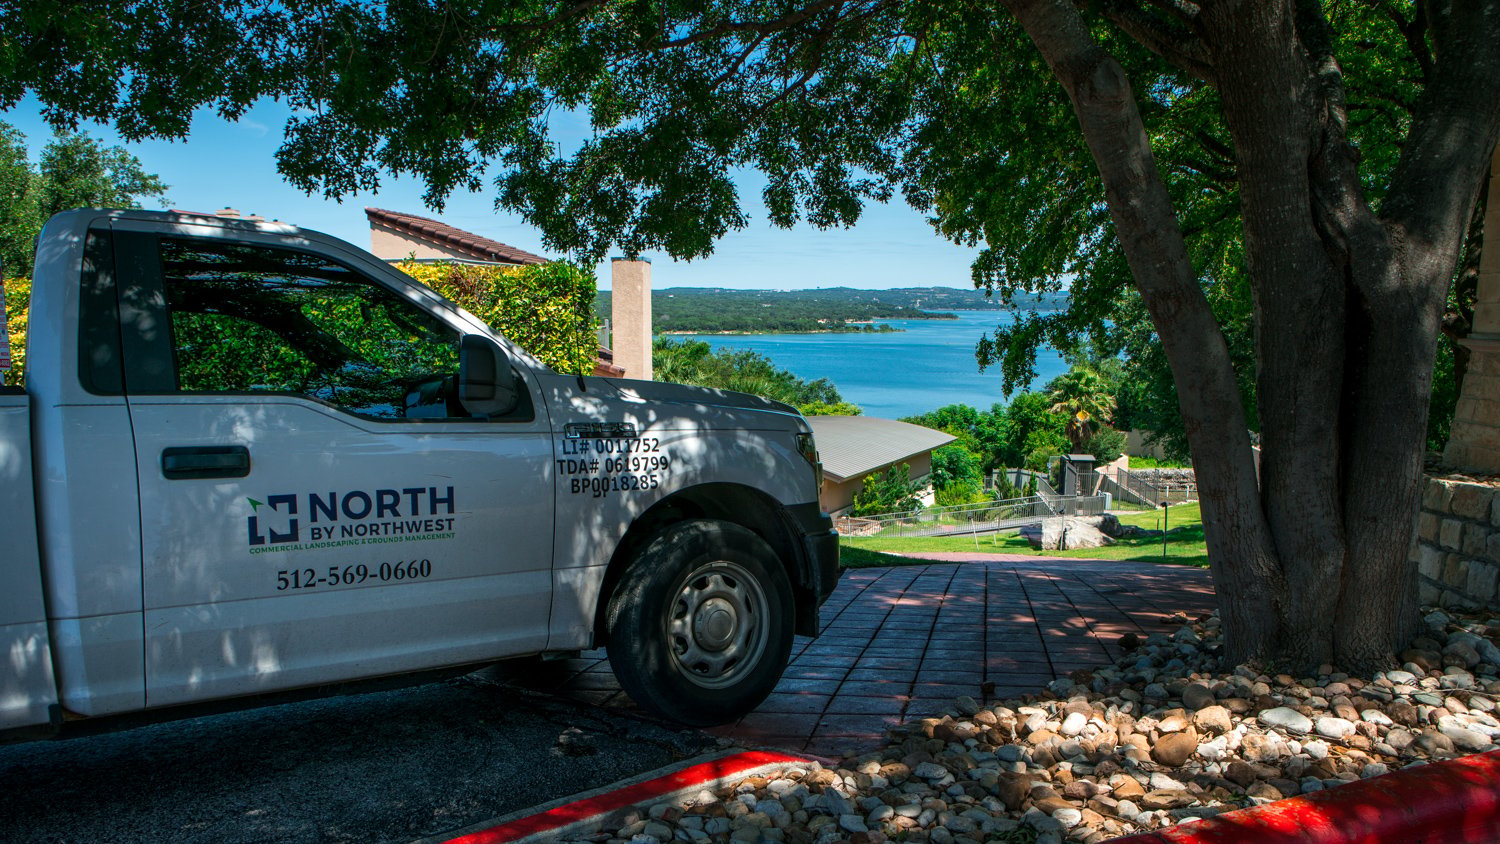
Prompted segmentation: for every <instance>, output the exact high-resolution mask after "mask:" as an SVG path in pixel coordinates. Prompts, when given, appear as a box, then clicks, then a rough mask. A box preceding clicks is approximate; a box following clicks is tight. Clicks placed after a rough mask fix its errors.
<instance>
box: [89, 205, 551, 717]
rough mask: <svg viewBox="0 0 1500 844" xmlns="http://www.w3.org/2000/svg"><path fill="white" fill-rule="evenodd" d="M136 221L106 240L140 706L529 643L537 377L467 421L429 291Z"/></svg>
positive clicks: (344, 258)
mask: <svg viewBox="0 0 1500 844" xmlns="http://www.w3.org/2000/svg"><path fill="white" fill-rule="evenodd" d="M122 229H134V230H131V231H122ZM150 229H151V226H150V224H146V223H127V222H119V221H117V222H116V236H115V249H116V261H117V264H118V266H120V268H121V272H120V279H121V282H120V288H121V300H120V305H121V324H122V343H123V346H124V350H125V352H124V354H125V361H126V366H125V369H126V373H127V375H126V381H127V383H126V391H127V399H128V405H129V409H130V417H131V424H132V426H133V428H134V437H135V444H136V454H137V462H138V472H139V479H140V495H141V522H142V524H141V535H142V557H143V559H142V580H143V594H144V608H145V638H146V696H147V705H148V706H163V705H170V704H174V703H181V702H186V701H192V700H204V699H211V698H218V697H226V696H231V695H240V694H248V693H254V692H259V691H271V690H276V689H285V688H294V687H300V686H309V685H318V684H324V683H330V682H336V681H340V680H345V679H352V678H360V677H371V676H377V675H383V674H391V673H397V672H404V671H411V670H416V669H422V668H430V667H437V666H443V665H454V664H462V663H466V662H473V661H480V660H485V659H490V658H494V657H497V656H505V655H511V654H519V653H529V652H535V651H538V650H540V649H541V648H542V647H543V646H544V645H545V641H546V630H547V622H548V608H549V605H550V595H551V573H550V570H551V559H552V544H551V543H552V533H553V531H552V519H553V496H552V494H551V488H552V476H551V472H552V462H551V456H552V455H551V445H550V440H549V437H548V436H547V429H548V426H547V420H546V409H545V406H544V404H543V403H542V400H541V394H540V392H539V390H538V389H537V385H536V380H537V379H536V378H535V377H534V376H528V374H527V373H526V372H524V371H523V372H522V373H521V375H522V378H523V380H525V382H526V384H527V390H526V391H523V393H524V394H523V398H522V401H521V403H520V406H519V407H518V408H517V409H516V411H515V412H514V413H512V414H510V415H509V416H508V417H506V418H492V419H477V418H472V417H470V416H468V415H467V414H466V413H465V412H464V411H463V409H462V407H461V406H460V405H459V403H458V401H457V397H456V389H455V381H456V373H457V371H458V348H459V340H460V337H461V336H462V334H463V333H464V331H465V327H464V319H463V317H462V316H461V315H459V314H458V313H457V312H455V311H452V310H451V308H449V307H448V306H446V305H444V304H442V303H441V302H440V301H439V300H437V299H436V298H435V297H433V296H432V295H431V294H430V293H428V292H426V291H425V289H423V288H420V287H418V286H416V285H408V284H405V283H404V282H403V281H402V280H401V277H399V275H398V274H395V273H393V272H392V271H390V270H389V269H388V268H384V267H380V266H378V265H374V264H373V262H371V263H363V261H364V260H366V259H361V258H359V257H358V255H357V253H354V252H353V251H352V250H343V249H340V248H337V247H335V246H332V245H330V244H329V243H327V242H321V243H319V245H318V246H307V245H304V246H303V247H300V248H292V247H289V246H288V245H287V244H286V240H288V239H287V238H276V237H273V236H271V235H266V234H256V233H253V232H250V231H245V230H226V229H219V228H216V227H213V226H181V225H176V226H173V227H172V228H171V230H170V231H151V230H150ZM305 243H306V242H305V241H304V244H305Z"/></svg>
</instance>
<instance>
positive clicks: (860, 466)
mask: <svg viewBox="0 0 1500 844" xmlns="http://www.w3.org/2000/svg"><path fill="white" fill-rule="evenodd" d="M807 424H809V425H811V426H812V429H813V438H814V439H815V440H816V441H817V444H818V457H819V458H820V459H821V460H822V461H823V489H822V491H821V492H820V493H819V495H818V503H819V504H820V505H822V508H823V511H824V512H827V513H832V514H834V515H839V514H841V513H843V512H844V511H845V510H848V509H849V508H850V507H851V506H853V504H854V493H856V492H859V491H860V490H861V489H863V488H864V483H865V478H867V477H869V476H870V475H874V474H877V473H880V472H884V471H885V470H887V469H889V468H891V467H892V466H895V465H897V464H899V463H905V464H906V465H907V466H908V467H909V468H910V470H911V479H912V480H913V481H916V482H918V483H922V482H924V481H925V480H926V479H927V478H928V477H929V476H930V475H931V474H932V452H933V450H935V449H938V448H941V447H943V446H945V445H947V444H948V443H951V442H954V441H955V440H956V439H957V438H956V437H954V436H953V435H952V434H947V433H944V432H942V431H934V430H933V429H931V428H924V427H922V426H921V425H913V424H911V423H909V422H897V421H896V420H894V419H878V418H876V417H874V416H809V417H807ZM929 503H930V502H929Z"/></svg>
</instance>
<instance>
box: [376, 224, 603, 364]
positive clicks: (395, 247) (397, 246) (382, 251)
mask: <svg viewBox="0 0 1500 844" xmlns="http://www.w3.org/2000/svg"><path fill="white" fill-rule="evenodd" d="M365 217H366V219H368V220H369V221H370V252H371V253H373V254H374V255H375V256H376V257H377V258H380V259H381V260H384V261H391V262H396V261H405V260H407V259H415V260H418V261H457V262H460V263H466V264H487V265H498V266H512V267H523V266H530V265H533V264H545V263H547V259H546V258H543V257H542V256H540V255H535V254H532V253H530V252H527V251H526V250H524V249H517V248H516V247H514V246H511V245H510V244H507V243H501V242H500V241H498V240H491V239H490V238H487V237H484V236H483V235H477V234H474V233H473V232H467V231H464V230H463V229H460V228H456V227H454V226H450V225H448V224H447V223H444V222H442V221H441V220H434V219H431V218H429V217H421V216H418V215H416V214H408V213H405V212H403V211H388V210H386V209H384V208H366V209H365ZM594 374H595V375H602V376H605V377H608V378H621V377H624V375H625V370H624V369H623V368H621V367H619V366H617V365H616V364H615V355H614V352H613V351H612V350H610V349H607V348H605V347H603V346H600V347H599V350H598V352H597V353H596V354H595V357H594Z"/></svg>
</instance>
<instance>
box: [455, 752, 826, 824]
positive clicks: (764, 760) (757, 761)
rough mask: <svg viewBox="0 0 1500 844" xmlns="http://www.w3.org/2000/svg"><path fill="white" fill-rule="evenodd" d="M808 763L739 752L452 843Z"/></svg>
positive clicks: (782, 756)
mask: <svg viewBox="0 0 1500 844" xmlns="http://www.w3.org/2000/svg"><path fill="white" fill-rule="evenodd" d="M807 762H808V760H807V759H804V758H802V757H800V756H788V755H786V754H784V753H766V752H761V751H748V752H745V753H736V754H734V755H732V756H725V757H724V758H722V759H715V760H713V761H712V762H704V763H702V764H699V765H693V766H692V767H690V768H683V769H682V770H680V771H674V772H673V773H670V774H665V775H663V776H660V777H656V778H655V779H650V780H646V781H645V782H638V783H636V784H635V785H630V786H626V787H625V788H620V789H616V790H614V791H610V792H606V793H604V794H600V795H598V796H596V797H590V798H587V799H584V800H577V801H574V802H572V803H567V804H565V805H562V806H558V807H556V808H554V809H549V810H547V811H545V812H538V813H537V814H535V815H527V816H526V817H524V818H517V819H516V820H513V821H509V822H507V823H503V824H500V825H499V826H493V827H490V828H489V829H483V830H480V831H478V832H471V833H469V834H468V835H461V836H459V837H458V838H453V839H449V841H448V844H505V842H509V841H518V840H520V839H522V838H525V837H527V836H530V835H538V834H541V833H546V832H551V831H553V830H558V829H561V828H562V827H565V826H568V825H570V824H575V823H578V822H580V821H585V820H588V819H589V818H593V817H597V816H599V815H603V814H607V813H609V812H615V811H618V810H620V809H624V808H627V807H629V806H634V805H636V804H638V803H644V802H646V801H649V800H653V799H656V798H659V797H660V796H661V795H664V794H670V793H672V792H674V791H682V790H683V789H687V788H693V787H695V786H701V785H703V784H704V783H707V782H710V781H713V780H717V779H722V778H726V777H735V776H739V775H742V774H746V775H748V773H747V772H749V771H753V770H755V769H756V768H762V767H765V766H767V765H805V764H807Z"/></svg>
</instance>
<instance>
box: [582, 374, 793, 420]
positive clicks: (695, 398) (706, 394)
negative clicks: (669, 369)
mask: <svg viewBox="0 0 1500 844" xmlns="http://www.w3.org/2000/svg"><path fill="white" fill-rule="evenodd" d="M590 380H594V379H590ZM598 380H601V381H604V382H605V383H607V384H609V385H610V386H611V387H614V388H615V389H616V390H618V391H619V393H620V398H622V399H624V400H626V401H639V402H653V403H657V402H662V403H672V404H684V405H696V406H704V407H720V408H728V409H733V410H760V411H768V412H771V413H786V414H791V415H792V416H800V415H801V414H800V413H798V411H797V408H795V407H792V406H791V405H789V404H783V403H782V402H779V401H771V400H770V399H766V398H761V397H760V396H752V395H750V394H749V393H736V392H734V391H732V390H714V389H710V388H708V387H689V386H686V385H683V384H668V383H665V382H662V381H632V380H627V379H624V378H602V379H598Z"/></svg>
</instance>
